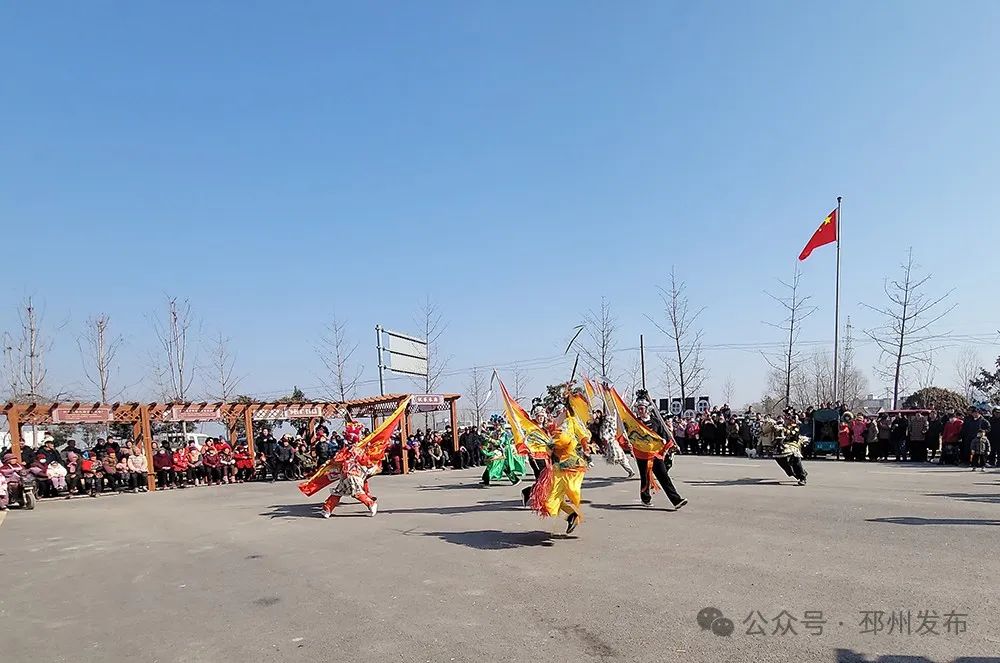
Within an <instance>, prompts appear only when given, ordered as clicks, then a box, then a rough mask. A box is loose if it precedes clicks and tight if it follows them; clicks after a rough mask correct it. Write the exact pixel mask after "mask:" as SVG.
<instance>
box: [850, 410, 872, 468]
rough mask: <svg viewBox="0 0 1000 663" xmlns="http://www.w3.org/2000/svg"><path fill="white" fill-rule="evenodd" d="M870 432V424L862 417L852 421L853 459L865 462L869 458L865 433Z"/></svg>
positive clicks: (859, 416)
mask: <svg viewBox="0 0 1000 663" xmlns="http://www.w3.org/2000/svg"><path fill="white" fill-rule="evenodd" d="M867 430H868V422H866V421H865V418H864V417H862V416H861V415H858V416H856V417H854V419H852V420H851V458H852V459H853V460H856V461H861V460H864V459H865V457H866V456H867V454H866V446H867V443H866V442H865V433H866V432H867Z"/></svg>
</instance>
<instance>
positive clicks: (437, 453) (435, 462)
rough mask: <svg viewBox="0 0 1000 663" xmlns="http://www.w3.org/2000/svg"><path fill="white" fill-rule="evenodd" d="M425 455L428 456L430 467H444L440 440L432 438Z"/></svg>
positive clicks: (440, 468)
mask: <svg viewBox="0 0 1000 663" xmlns="http://www.w3.org/2000/svg"><path fill="white" fill-rule="evenodd" d="M427 455H428V456H430V459H431V466H432V467H434V468H436V469H439V470H443V469H444V463H445V459H444V449H442V448H441V440H439V439H438V438H434V441H433V442H431V448H430V450H429V451H428V452H427Z"/></svg>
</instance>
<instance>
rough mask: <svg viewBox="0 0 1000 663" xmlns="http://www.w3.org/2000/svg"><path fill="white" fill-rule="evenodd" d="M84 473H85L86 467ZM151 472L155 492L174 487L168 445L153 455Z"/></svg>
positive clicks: (172, 460) (172, 464) (171, 455)
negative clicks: (152, 473)
mask: <svg viewBox="0 0 1000 663" xmlns="http://www.w3.org/2000/svg"><path fill="white" fill-rule="evenodd" d="M84 471H86V467H85V468H84ZM153 471H154V472H156V489H157V490H167V489H168V488H169V489H172V488H173V487H174V455H173V454H172V453H171V452H170V445H169V444H164V445H163V446H162V447H160V449H159V450H158V451H157V452H156V453H155V454H153ZM102 481H103V479H102Z"/></svg>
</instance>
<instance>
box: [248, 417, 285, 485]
mask: <svg viewBox="0 0 1000 663" xmlns="http://www.w3.org/2000/svg"><path fill="white" fill-rule="evenodd" d="M254 447H255V449H256V450H257V453H259V454H264V463H265V467H266V468H267V469H266V470H265V471H264V472H263V473H262V474H263V476H262V477H261V478H262V479H266V478H267V475H268V473H270V475H271V481H277V479H278V467H279V466H278V456H277V451H278V441H277V440H276V439H274V436H273V435H271V430H270V429H268V428H265V429H264V430H262V431H261V433H260V437H259V438H257V440H256V442H254Z"/></svg>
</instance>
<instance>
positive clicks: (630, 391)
mask: <svg viewBox="0 0 1000 663" xmlns="http://www.w3.org/2000/svg"><path fill="white" fill-rule="evenodd" d="M625 384H626V385H627V389H626V391H625V393H623V394H621V396H622V398H624V399H626V401H628V399H630V398H632V397H633V396H635V392H636V391H638V390H639V389H640V388H641V387H642V358H641V357H640V356H639V351H638V350H637V351H636V352H635V355H634V357H633V358H632V363H631V364H629V370H628V373H627V374H626V382H625Z"/></svg>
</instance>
